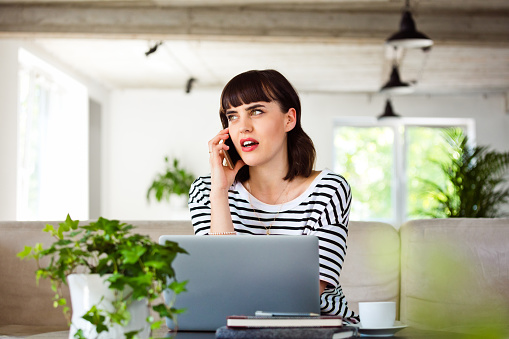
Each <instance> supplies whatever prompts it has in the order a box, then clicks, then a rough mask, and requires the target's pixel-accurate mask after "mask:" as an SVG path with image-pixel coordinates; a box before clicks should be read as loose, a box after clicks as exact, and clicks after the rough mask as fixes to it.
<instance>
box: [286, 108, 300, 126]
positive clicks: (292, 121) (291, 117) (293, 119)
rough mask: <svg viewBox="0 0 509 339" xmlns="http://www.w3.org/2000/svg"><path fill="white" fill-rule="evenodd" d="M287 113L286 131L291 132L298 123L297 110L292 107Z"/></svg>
mask: <svg viewBox="0 0 509 339" xmlns="http://www.w3.org/2000/svg"><path fill="white" fill-rule="evenodd" d="M285 115H286V116H285V132H290V131H291V130H292V129H293V128H294V127H295V125H296V124H297V111H296V110H295V108H290V109H289V110H288V112H286V114H285Z"/></svg>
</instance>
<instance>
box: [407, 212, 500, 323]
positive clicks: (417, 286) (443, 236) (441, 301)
mask: <svg viewBox="0 0 509 339" xmlns="http://www.w3.org/2000/svg"><path fill="white" fill-rule="evenodd" d="M400 236H401V244H402V248H401V304H400V307H401V315H402V319H401V320H402V321H403V322H404V323H406V324H408V325H411V326H414V327H418V328H429V329H440V330H450V331H456V332H471V331H477V330H479V331H484V330H485V329H484V327H486V325H488V327H489V328H490V330H491V331H497V330H503V328H501V327H499V325H501V326H502V327H503V325H504V324H507V319H509V311H508V310H509V219H432V220H429V219H428V220H414V221H410V222H407V223H405V224H404V225H403V226H402V227H401V230H400Z"/></svg>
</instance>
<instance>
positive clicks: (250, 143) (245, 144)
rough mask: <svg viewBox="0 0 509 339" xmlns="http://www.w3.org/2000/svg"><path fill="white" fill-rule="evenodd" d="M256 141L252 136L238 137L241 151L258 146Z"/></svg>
mask: <svg viewBox="0 0 509 339" xmlns="http://www.w3.org/2000/svg"><path fill="white" fill-rule="evenodd" d="M258 144H259V143H258V141H257V140H255V139H253V138H246V139H240V147H241V148H242V152H252V151H254V150H255V149H256V148H257V147H258Z"/></svg>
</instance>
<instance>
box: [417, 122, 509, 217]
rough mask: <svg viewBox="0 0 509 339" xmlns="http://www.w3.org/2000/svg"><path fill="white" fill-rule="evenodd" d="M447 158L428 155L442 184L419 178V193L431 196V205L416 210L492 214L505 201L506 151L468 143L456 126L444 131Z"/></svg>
mask: <svg viewBox="0 0 509 339" xmlns="http://www.w3.org/2000/svg"><path fill="white" fill-rule="evenodd" d="M444 138H445V140H446V141H447V149H446V152H447V153H449V154H450V155H451V156H450V161H447V162H440V161H437V160H435V159H429V160H430V161H431V162H433V163H435V164H436V166H438V167H439V168H440V169H441V171H442V173H443V174H444V177H445V179H446V182H445V184H440V183H437V182H434V181H433V180H427V179H420V181H421V182H422V183H423V184H424V189H423V191H422V192H421V193H422V195H423V196H428V197H431V198H432V201H433V202H434V203H433V208H431V209H429V210H421V211H417V213H419V214H421V215H428V216H431V217H433V218H493V217H498V216H500V211H499V208H500V205H502V204H504V203H507V202H508V201H509V188H507V186H504V185H503V184H504V183H505V182H506V180H507V179H506V177H505V175H506V173H507V169H508V168H509V152H505V153H499V152H496V151H492V150H490V149H488V147H486V146H472V145H471V144H470V142H469V140H468V137H467V136H466V135H464V134H463V131H462V130H461V129H459V128H451V129H447V130H446V131H445V132H444Z"/></svg>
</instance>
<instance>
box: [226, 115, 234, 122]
mask: <svg viewBox="0 0 509 339" xmlns="http://www.w3.org/2000/svg"><path fill="white" fill-rule="evenodd" d="M226 119H228V121H234V120H237V116H236V115H233V114H230V115H227V116H226Z"/></svg>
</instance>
